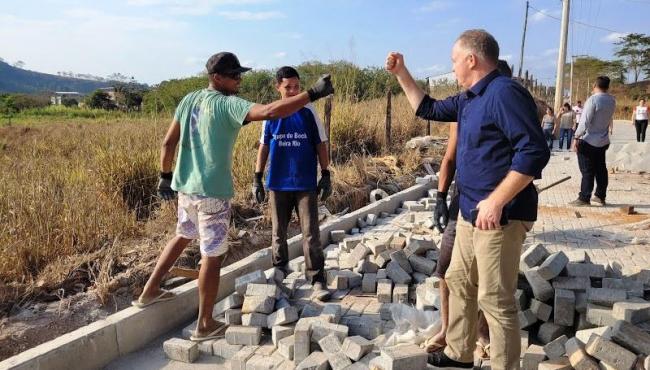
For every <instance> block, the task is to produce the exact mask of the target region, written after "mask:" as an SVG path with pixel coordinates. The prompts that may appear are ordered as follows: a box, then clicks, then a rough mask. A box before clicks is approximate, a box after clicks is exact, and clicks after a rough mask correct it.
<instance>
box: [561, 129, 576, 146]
mask: <svg viewBox="0 0 650 370" xmlns="http://www.w3.org/2000/svg"><path fill="white" fill-rule="evenodd" d="M564 139H566V148H567V150H569V148H571V140H572V139H573V129H571V128H561V129H560V145H559V147H560V149H562V143H564Z"/></svg>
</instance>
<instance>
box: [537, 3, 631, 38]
mask: <svg viewBox="0 0 650 370" xmlns="http://www.w3.org/2000/svg"><path fill="white" fill-rule="evenodd" d="M530 8H531V9H533V10H534V11H535V12H537V13H539V14H541V15H544V16H547V17H549V18H553V19H555V20H558V21H562V19H560V18H558V17H556V16H554V15H551V14H548V13H546V12H544V11H542V10H539V9H537V8H535V7H534V6H532V5H530ZM570 22H571V23H575V24H579V25H581V26H584V27H591V28H595V29H598V30H601V31H607V32H617V33H626V32H621V31H616V30H612V29H610V28H605V27H600V26H594V25H593V24H589V23H585V22H580V21H576V20H572V21H570Z"/></svg>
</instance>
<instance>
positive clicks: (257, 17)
mask: <svg viewBox="0 0 650 370" xmlns="http://www.w3.org/2000/svg"><path fill="white" fill-rule="evenodd" d="M217 14H219V15H220V16H222V17H224V18H227V19H230V20H236V21H264V20H268V19H278V18H285V17H286V16H285V15H284V13H281V12H278V11H268V12H249V11H245V10H241V11H234V12H233V11H221V12H218V13H217Z"/></svg>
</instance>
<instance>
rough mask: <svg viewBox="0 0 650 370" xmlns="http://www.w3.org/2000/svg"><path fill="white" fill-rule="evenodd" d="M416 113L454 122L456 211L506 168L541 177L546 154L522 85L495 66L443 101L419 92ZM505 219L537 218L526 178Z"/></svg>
mask: <svg viewBox="0 0 650 370" xmlns="http://www.w3.org/2000/svg"><path fill="white" fill-rule="evenodd" d="M415 114H416V115H417V116H418V117H421V118H424V119H429V120H434V121H442V122H458V147H457V150H456V156H457V160H456V170H457V175H456V176H457V177H456V183H457V186H458V190H459V191H460V212H461V215H462V216H463V218H464V219H465V220H468V221H469V220H470V219H471V216H470V211H471V210H472V209H473V208H476V205H477V204H478V202H480V201H482V200H483V199H485V198H487V197H488V195H490V193H492V191H494V189H496V187H497V186H498V185H499V183H500V182H501V181H502V180H503V179H504V178H505V177H506V175H507V174H508V172H509V171H517V172H519V173H521V174H524V175H528V176H533V177H534V178H536V179H539V178H541V176H542V169H543V168H544V166H546V164H547V163H548V160H549V157H550V155H551V153H550V151H549V149H548V145H547V144H546V142H545V141H544V134H543V133H542V128H541V127H540V123H539V120H538V118H537V106H536V104H535V101H534V100H533V97H532V96H531V95H530V93H529V92H528V90H526V89H525V88H524V87H523V86H521V85H520V84H519V83H518V82H516V81H514V80H512V79H510V78H508V77H504V76H501V75H500V74H499V73H498V72H497V71H496V70H495V71H493V72H491V73H490V74H488V75H487V76H485V77H484V78H483V79H481V80H480V81H479V82H477V83H476V84H474V86H472V87H471V88H470V89H469V90H467V91H465V92H463V93H460V94H458V95H456V96H451V97H448V98H447V99H444V100H435V99H432V98H431V97H429V96H425V97H424V99H423V100H422V102H421V103H420V106H419V107H418V109H417V112H416V113H415ZM503 212H504V213H505V214H506V215H507V218H508V219H511V220H522V221H535V220H536V219H537V191H536V190H535V187H534V186H533V184H532V183H530V184H528V186H526V188H524V190H522V191H521V192H520V193H519V194H517V195H516V196H515V198H514V199H513V200H512V201H511V202H510V203H509V204H507V205H506V206H505V207H504V209H503Z"/></svg>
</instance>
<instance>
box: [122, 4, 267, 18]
mask: <svg viewBox="0 0 650 370" xmlns="http://www.w3.org/2000/svg"><path fill="white" fill-rule="evenodd" d="M270 1H272V0H127V1H126V3H127V5H131V6H139V7H160V8H163V9H165V10H166V11H167V12H169V13H171V14H174V15H197V16H198V15H207V14H210V13H212V11H213V10H214V9H215V8H216V7H218V6H221V5H248V4H261V3H268V2H270Z"/></svg>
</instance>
